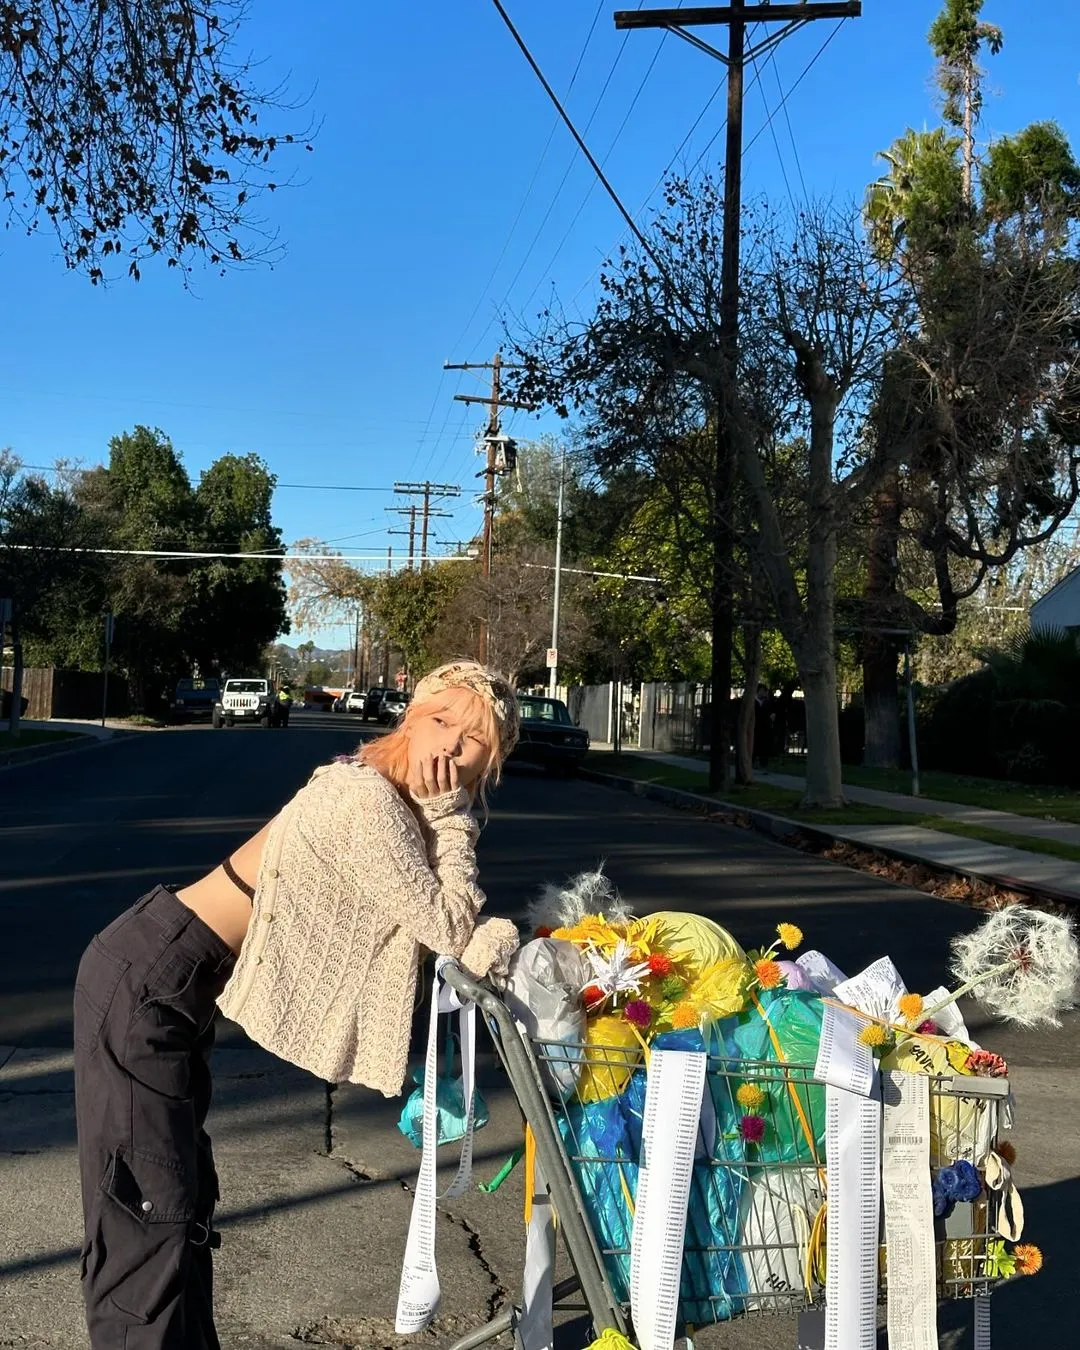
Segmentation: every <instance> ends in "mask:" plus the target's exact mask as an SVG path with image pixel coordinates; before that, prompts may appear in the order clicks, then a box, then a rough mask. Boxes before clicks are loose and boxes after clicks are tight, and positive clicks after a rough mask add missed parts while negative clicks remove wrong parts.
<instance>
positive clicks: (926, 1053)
mask: <svg viewBox="0 0 1080 1350" xmlns="http://www.w3.org/2000/svg"><path fill="white" fill-rule="evenodd" d="M881 1067H882V1069H883V1070H886V1069H900V1070H902V1071H903V1072H904V1073H921V1074H927V1075H929V1076H930V1077H940V1078H944V1079H946V1080H947V1081H948V1082H950V1083H951V1081H952V1079H953V1078H954V1077H956V1076H957V1074H956V1070H955V1068H954V1067H953V1065H952V1064H951V1063H950V1062H949V1052H948V1046H947V1044H946V1043H945V1042H944V1041H929V1040H923V1039H921V1038H920V1039H917V1040H916V1039H909V1040H902V1041H901V1042H900V1043H899V1044H898V1045H897V1046H896V1048H895V1049H894V1050H890V1051H889V1053H888V1054H887V1055H883V1056H882V1059H881ZM975 1081H976V1080H975V1079H972V1082H975ZM994 1121H995V1114H994V1112H993V1110H992V1109H991V1104H990V1103H989V1102H988V1101H985V1100H983V1099H980V1098H973V1097H954V1096H950V1095H947V1094H945V1093H938V1092H931V1094H930V1162H931V1165H932V1166H934V1167H947V1166H948V1165H949V1164H950V1163H954V1162H956V1160H957V1159H958V1158H964V1159H966V1160H967V1161H968V1162H970V1163H972V1164H973V1165H974V1166H975V1167H980V1166H981V1165H982V1163H983V1162H984V1161H985V1159H986V1155H987V1154H988V1153H989V1152H990V1150H991V1149H992V1148H993V1147H994V1143H995V1139H994Z"/></svg>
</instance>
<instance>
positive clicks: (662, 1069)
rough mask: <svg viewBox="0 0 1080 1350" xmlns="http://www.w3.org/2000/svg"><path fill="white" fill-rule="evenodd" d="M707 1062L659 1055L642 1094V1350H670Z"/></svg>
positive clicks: (638, 1222)
mask: <svg viewBox="0 0 1080 1350" xmlns="http://www.w3.org/2000/svg"><path fill="white" fill-rule="evenodd" d="M706 1063H707V1056H706V1055H704V1054H702V1053H700V1052H697V1051H689V1050H654V1051H653V1052H652V1055H651V1056H650V1059H649V1073H648V1078H647V1080H646V1087H645V1114H644V1120H643V1122H642V1135H641V1166H640V1168H639V1171H638V1188H637V1200H636V1204H635V1210H634V1228H633V1235H632V1237H631V1241H630V1306H631V1310H632V1315H633V1319H634V1330H635V1332H636V1333H637V1339H638V1344H639V1345H640V1347H641V1350H671V1348H672V1346H673V1345H674V1344H675V1326H676V1322H677V1319H678V1309H679V1284H680V1282H681V1277H682V1259H683V1246H684V1244H685V1241H686V1211H687V1207H688V1205H689V1203H690V1178H691V1175H692V1172H693V1166H694V1150H695V1145H696V1143H697V1138H698V1131H699V1129H700V1123H701V1097H702V1091H703V1089H704V1086H705V1066H706Z"/></svg>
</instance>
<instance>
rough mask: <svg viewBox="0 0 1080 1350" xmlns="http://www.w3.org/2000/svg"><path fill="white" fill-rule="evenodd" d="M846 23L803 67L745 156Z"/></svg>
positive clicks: (758, 131) (830, 35)
mask: <svg viewBox="0 0 1080 1350" xmlns="http://www.w3.org/2000/svg"><path fill="white" fill-rule="evenodd" d="M846 22H847V20H846V19H841V20H840V21H839V22H838V23H837V25H836V27H835V28H834V29H833V30H832V32H831V33H830V34H829V36H828V37H827V38H826V39H825V41H824V42H823V43H822V44H821V46H820V47H819V48H818V49H817V51H816V52H815V53H814V55H813V56H812V57H811V58H810V60H809V61H808V62H807V63H806V65H805V66H804V67H803V71H802V74H801V75H800V76H799V78H798V79H797V80H796V81H795V83H794V84H793V85H792V86H791V88H790V89H789V90H788V91H787V93H786V94H785V95H784V97H783V98H782V99H781V100H780V104H779V106H778V107H777V109H776V112H774V113H770V115H769V119H768V121H767V122H766V123H765V125H764V126H763V127H760V128H759V129H758V130H757V131H756V132H755V133H754V136H753V138H752V139H751V140H750V142H749V144H748V145H747V146H746V149H745V150H744V151H743V154H744V155H745V154H746V153H747V151H749V150H750V148H751V146H753V145H754V144H755V143H756V142H757V141H758V140H760V138H761V137H762V136H763V135H764V134H765V132H766V130H767V129H768V128H769V126H771V124H772V120H773V118H774V117H775V116H776V113H777V112H779V111H780V109H781V108H784V107H786V106H787V101H788V99H789V98H790V97H791V96H792V94H793V93H794V92H795V90H796V89H798V87H799V85H800V84H802V82H803V80H805V79H806V77H807V75H809V74H810V71H811V70H812V69H813V68H814V66H815V65H816V64H817V62H818V60H819V59H820V58H821V57H822V56H823V55H824V54H825V50H826V48H827V47H828V46H829V45H830V44H831V42H832V40H833V38H835V37H836V35H837V33H839V31H840V29H841V28H843V26H844V24H845V23H846Z"/></svg>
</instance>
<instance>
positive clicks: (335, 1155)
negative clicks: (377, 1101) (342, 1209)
mask: <svg viewBox="0 0 1080 1350" xmlns="http://www.w3.org/2000/svg"><path fill="white" fill-rule="evenodd" d="M336 1091H337V1084H336V1083H327V1084H326V1106H325V1115H324V1119H323V1136H324V1139H323V1141H324V1144H325V1148H326V1156H327V1157H328V1158H330V1159H331V1160H332V1161H334V1162H337V1163H340V1164H341V1166H342V1167H344V1168H345V1170H346V1171H348V1172H350V1173H351V1174H352V1175H353V1176H354V1177H356V1178H357V1180H358V1181H361V1182H369V1181H376V1180H378V1179H379V1178H378V1177H376V1176H375V1175H374V1174H372V1173H371V1172H368V1171H367V1170H366V1169H365V1168H363V1167H362V1166H361V1165H360V1164H359V1163H358V1162H356V1161H355V1160H354V1159H352V1158H347V1157H345V1156H344V1155H343V1154H342V1153H340V1152H339V1151H338V1150H337V1149H336V1148H335V1145H334V1093H335V1092H336ZM396 1180H397V1182H398V1185H399V1186H400V1187H401V1189H402V1190H403V1191H404V1192H405V1194H406V1195H415V1194H416V1189H415V1187H413V1186H411V1185H410V1184H409V1183H408V1182H407V1181H406V1180H405V1179H404V1178H403V1177H398V1178H396ZM438 1212H439V1214H440V1215H441V1216H442V1218H444V1219H445V1220H446V1221H447V1222H448V1223H452V1224H453V1225H454V1226H455V1227H456V1228H460V1229H461V1231H462V1232H463V1233H464V1234H465V1236H466V1238H467V1240H468V1244H467V1245H468V1248H469V1251H470V1252H471V1253H472V1255H473V1256H474V1257H475V1259H476V1261H477V1263H478V1264H479V1266H480V1269H481V1270H482V1271H483V1272H484V1274H485V1275H486V1276H487V1278H488V1280H489V1281H490V1283H491V1292H490V1293H489V1294H488V1297H487V1307H486V1317H487V1320H488V1321H490V1320H491V1319H492V1318H493V1317H495V1315H496V1314H497V1313H498V1311H499V1309H500V1308H501V1307H502V1305H503V1304H504V1303H506V1302H507V1301H508V1300H509V1299H510V1297H511V1294H510V1290H509V1288H508V1287H507V1285H506V1284H505V1283H504V1282H503V1280H502V1278H501V1277H500V1275H499V1273H498V1271H497V1270H496V1269H495V1267H494V1266H493V1265H492V1263H491V1261H489V1260H488V1257H487V1255H486V1254H485V1252H484V1244H483V1239H482V1237H481V1235H480V1231H479V1229H477V1228H474V1227H473V1225H472V1224H471V1223H470V1222H469V1220H468V1219H466V1218H465V1217H464V1216H463V1215H461V1214H455V1213H453V1212H452V1211H451V1210H448V1209H444V1208H443V1207H442V1206H440V1207H439V1209H438ZM310 1330H311V1329H309V1332H308V1334H310Z"/></svg>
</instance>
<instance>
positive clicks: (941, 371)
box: [862, 0, 1080, 765]
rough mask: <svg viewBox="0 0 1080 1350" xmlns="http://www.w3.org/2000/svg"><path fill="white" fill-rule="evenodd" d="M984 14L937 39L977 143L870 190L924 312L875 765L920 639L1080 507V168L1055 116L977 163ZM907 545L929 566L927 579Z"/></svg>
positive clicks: (964, 123) (877, 609)
mask: <svg viewBox="0 0 1080 1350" xmlns="http://www.w3.org/2000/svg"><path fill="white" fill-rule="evenodd" d="M979 10H980V5H979V4H976V3H972V2H971V0H952V2H951V3H950V4H949V5H947V6H946V9H945V11H944V12H943V14H942V15H941V17H940V18H939V20H938V22H937V23H936V24H935V26H934V28H933V29H932V30H931V44H932V45H933V47H934V50H935V52H936V54H937V55H938V57H939V59H940V60H941V62H942V65H941V67H940V71H941V78H942V85H943V89H944V91H945V94H946V102H945V116H946V120H947V121H948V122H949V123H950V124H951V125H953V126H956V127H958V128H960V129H961V130H962V131H963V136H962V137H961V138H958V137H956V136H953V135H951V134H950V133H949V132H948V131H947V130H946V129H945V128H938V129H936V130H934V131H930V132H926V133H915V132H911V131H908V132H906V133H905V135H904V136H903V137H901V138H900V140H899V141H898V142H897V143H896V144H895V145H894V146H893V147H892V149H891V150H890V151H888V152H886V154H885V156H884V157H885V159H886V161H887V162H888V164H889V166H890V173H889V174H888V175H887V176H886V177H885V178H884V179H881V180H879V181H878V182H876V183H874V184H873V185H871V187H870V189H869V192H868V195H867V205H866V217H867V224H868V230H869V234H870V238H871V241H872V243H873V246H874V247H875V249H876V250H877V252H878V254H879V256H880V257H881V258H882V259H883V260H884V261H886V262H888V263H889V264H892V265H895V266H896V267H898V268H899V270H900V272H901V274H902V276H903V278H904V280H905V283H906V285H907V286H908V288H909V289H910V293H911V296H912V302H913V304H914V306H915V309H916V312H917V314H918V322H917V323H916V324H914V325H913V326H912V328H911V330H910V333H909V334H908V335H907V337H906V338H905V340H904V341H903V343H901V344H900V345H899V347H898V350H897V352H896V354H895V355H894V357H893V358H892V359H891V361H890V363H889V366H888V369H887V378H886V380H885V382H884V386H883V389H882V394H881V397H880V399H879V401H878V404H877V408H876V410H875V415H874V418H873V419H872V424H871V426H870V428H869V440H870V441H872V442H873V443H875V444H876V446H877V450H878V454H879V456H880V458H881V461H882V463H883V472H882V474H881V475H880V478H879V483H878V486H877V488H876V491H875V494H874V497H873V501H872V504H871V510H870V512H869V518H868V525H867V558H868V563H867V572H866V585H865V591H864V608H863V614H862V626H863V629H864V640H863V690H864V699H865V707H866V741H865V751H864V757H865V760H866V762H867V763H869V764H874V765H893V764H896V763H897V762H898V759H899V755H900V744H901V732H900V712H899V691H898V687H897V660H898V653H899V651H900V650H901V648H902V647H903V645H904V643H905V642H906V641H908V640H909V639H908V638H907V637H906V636H903V635H904V634H905V633H916V634H924V635H935V636H938V637H948V635H949V634H951V633H953V631H954V630H955V628H956V626H957V623H958V622H959V608H958V607H959V606H960V604H961V603H962V602H963V601H964V600H965V599H966V598H967V597H968V596H974V595H975V594H976V593H977V592H978V591H979V588H980V587H981V586H982V585H983V582H984V579H985V578H986V577H987V576H988V574H989V573H990V572H991V571H992V570H993V569H996V568H1002V567H1005V568H1007V567H1009V566H1010V565H1011V564H1012V563H1013V560H1014V559H1016V558H1017V557H1019V556H1020V555H1021V554H1022V552H1023V550H1025V549H1027V548H1031V547H1033V546H1037V545H1038V544H1039V543H1041V542H1042V541H1043V540H1045V539H1046V538H1048V537H1049V536H1050V535H1051V534H1052V533H1053V531H1054V530H1055V529H1056V528H1057V527H1058V526H1059V525H1060V523H1061V522H1062V521H1063V520H1064V519H1066V518H1067V516H1068V515H1069V513H1070V511H1071V510H1072V508H1073V505H1074V503H1075V501H1076V498H1077V471H1078V467H1080V457H1078V454H1077V437H1078V432H1080V417H1078V413H1080V405H1078V396H1080V383H1078V379H1077V359H1076V347H1075V337H1074V315H1075V310H1076V303H1077V300H1078V297H1080V292H1078V270H1077V266H1076V261H1075V247H1074V234H1075V222H1076V220H1077V218H1078V215H1080V210H1078V207H1080V196H1078V188H1080V169H1078V167H1077V165H1076V163H1075V160H1074V159H1073V156H1072V152H1071V150H1070V148H1069V145H1068V141H1067V139H1066V138H1065V137H1064V135H1063V134H1062V133H1061V131H1060V129H1058V128H1057V127H1055V126H1054V125H1053V124H1052V123H1036V124H1034V125H1033V126H1031V127H1028V128H1026V129H1025V130H1023V131H1021V132H1019V133H1018V134H1017V135H1016V136H1013V137H1005V138H1003V139H1001V140H999V141H996V142H994V143H992V144H991V145H990V146H989V147H988V148H987V150H986V153H985V155H984V156H983V157H982V159H981V160H980V159H979V158H978V157H977V156H976V155H975V150H974V140H973V134H974V127H975V125H976V123H977V121H978V114H979V110H980V109H981V89H980V78H981V72H980V71H979V70H978V66H977V56H978V53H979V50H980V47H981V45H982V44H985V45H987V46H988V47H989V49H990V50H991V51H996V50H998V49H999V48H1000V45H1001V34H1000V32H999V31H998V30H997V29H995V28H993V26H992V25H985V24H982V23H981V22H980V21H979V18H978V15H979ZM905 541H911V542H912V543H914V544H915V545H916V546H917V550H918V551H921V553H923V554H924V555H925V557H926V566H925V567H923V565H922V564H921V563H918V562H916V565H915V567H914V569H913V570H912V568H911V557H912V553H911V550H910V549H909V548H907V547H905ZM926 570H929V571H930V572H931V574H932V581H931V585H930V587H929V588H928V589H927V588H926V587H925V585H923V582H922V579H921V578H922V576H923V574H924V573H925V572H926ZM913 573H914V575H913Z"/></svg>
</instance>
